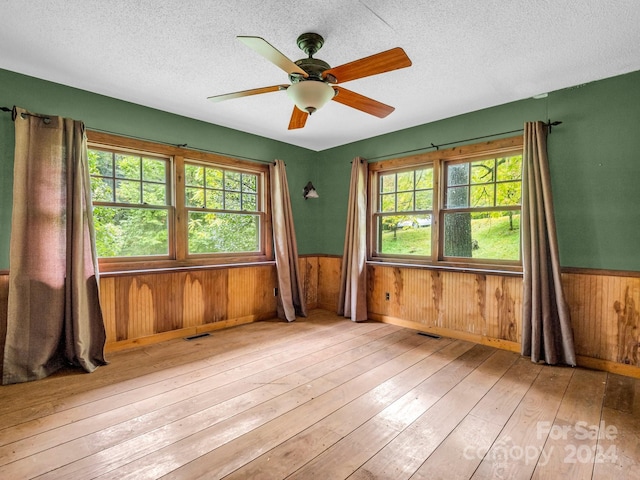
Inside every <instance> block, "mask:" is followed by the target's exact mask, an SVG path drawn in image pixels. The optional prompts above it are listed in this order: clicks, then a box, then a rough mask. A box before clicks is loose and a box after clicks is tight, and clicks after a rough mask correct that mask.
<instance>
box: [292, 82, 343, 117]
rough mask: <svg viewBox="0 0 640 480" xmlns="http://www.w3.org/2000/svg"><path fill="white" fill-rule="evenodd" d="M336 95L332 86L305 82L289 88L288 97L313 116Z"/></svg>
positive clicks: (323, 83)
mask: <svg viewBox="0 0 640 480" xmlns="http://www.w3.org/2000/svg"><path fill="white" fill-rule="evenodd" d="M335 94H336V92H335V90H334V89H333V88H331V85H329V84H327V83H325V82H322V81H319V80H305V81H300V82H297V83H294V84H293V85H291V86H290V87H289V88H287V95H289V98H291V100H293V103H295V104H296V107H298V108H299V109H300V110H302V111H303V112H307V113H309V114H312V113H313V112H315V111H316V110H319V109H320V108H322V107H323V106H324V105H325V104H326V103H327V102H328V101H329V100H331V99H332V98H333V97H334V95H335Z"/></svg>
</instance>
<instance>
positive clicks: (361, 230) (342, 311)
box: [338, 157, 369, 322]
mask: <svg viewBox="0 0 640 480" xmlns="http://www.w3.org/2000/svg"><path fill="white" fill-rule="evenodd" d="M368 170H369V165H368V163H367V161H366V160H364V159H362V158H360V157H356V158H355V159H354V160H353V162H352V164H351V185H350V187H349V204H348V207H347V208H348V210H347V229H346V233H345V239H344V253H343V255H342V273H341V275H340V297H339V300H338V315H343V316H345V317H350V318H351V320H353V321H355V322H359V321H362V320H366V319H367V268H366V260H367V176H368Z"/></svg>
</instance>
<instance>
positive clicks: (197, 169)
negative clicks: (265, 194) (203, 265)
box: [184, 163, 260, 254]
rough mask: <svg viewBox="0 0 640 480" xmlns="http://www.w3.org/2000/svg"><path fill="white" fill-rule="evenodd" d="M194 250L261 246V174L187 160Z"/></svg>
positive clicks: (247, 249) (187, 201) (254, 249)
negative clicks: (259, 207) (259, 195)
mask: <svg viewBox="0 0 640 480" xmlns="http://www.w3.org/2000/svg"><path fill="white" fill-rule="evenodd" d="M184 172H185V204H186V209H187V231H188V232H189V235H188V239H189V240H188V250H189V253H190V254H203V253H233V252H257V251H259V250H260V214H259V210H258V206H259V198H258V185H259V181H258V175H256V174H255V173H244V172H241V171H234V170H228V169H224V168H221V167H207V166H205V165H199V164H193V163H185V166H184Z"/></svg>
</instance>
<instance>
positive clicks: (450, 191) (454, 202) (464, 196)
mask: <svg viewBox="0 0 640 480" xmlns="http://www.w3.org/2000/svg"><path fill="white" fill-rule="evenodd" d="M468 206H469V187H452V188H447V207H448V208H462V207H468Z"/></svg>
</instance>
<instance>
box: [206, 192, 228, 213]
mask: <svg viewBox="0 0 640 480" xmlns="http://www.w3.org/2000/svg"><path fill="white" fill-rule="evenodd" d="M207 208H210V209H212V210H223V209H224V194H223V192H222V191H221V190H207Z"/></svg>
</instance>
